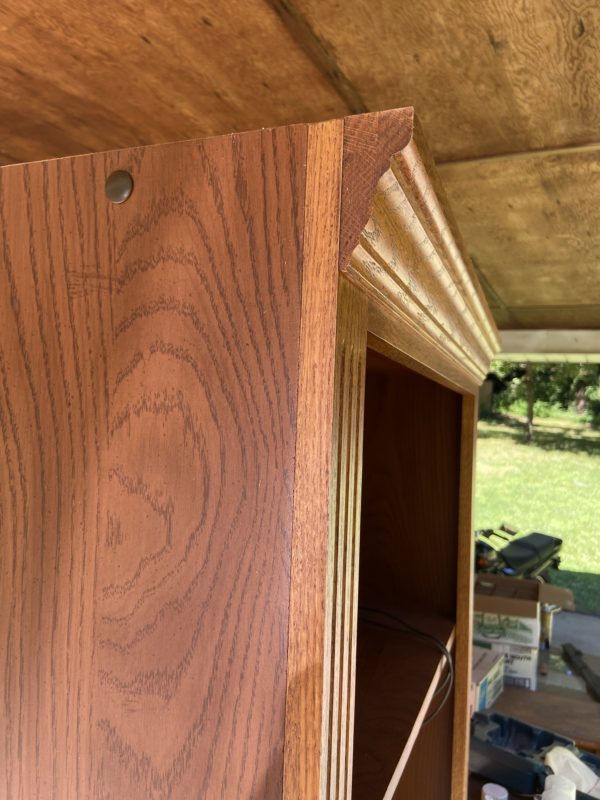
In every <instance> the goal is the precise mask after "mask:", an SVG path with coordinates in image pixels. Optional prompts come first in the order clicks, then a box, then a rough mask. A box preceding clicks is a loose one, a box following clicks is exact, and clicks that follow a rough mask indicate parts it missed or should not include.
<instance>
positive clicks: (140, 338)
mask: <svg viewBox="0 0 600 800" xmlns="http://www.w3.org/2000/svg"><path fill="white" fill-rule="evenodd" d="M117 170H124V171H127V172H129V173H130V174H131V176H132V179H133V191H132V193H131V196H130V197H129V198H128V199H127V200H126V202H123V203H121V204H113V203H111V202H110V200H109V199H108V198H107V196H106V194H105V182H106V180H107V178H108V177H109V176H110V175H111V174H112V173H113V172H114V171H117ZM0 233H1V246H0V251H1V252H2V254H3V255H2V264H1V268H0V318H1V319H2V321H3V332H2V338H1V340H0V380H1V384H0V430H1V431H2V437H3V448H2V457H1V459H0V509H1V514H0V527H1V537H0V569H1V572H2V574H1V578H2V580H1V584H0V593H1V595H0V601H1V604H0V608H1V611H0V641H1V642H2V649H3V653H4V654H5V657H4V658H3V661H2V667H0V675H1V678H2V685H3V686H4V703H3V711H2V717H3V719H2V722H3V725H2V737H3V738H2V742H1V746H0V752H1V753H2V758H3V769H2V774H3V778H2V783H1V785H2V790H1V791H2V792H5V794H6V796H7V797H27V798H28V800H34V799H36V798H39V800H42V798H43V800H49V799H50V798H60V800H63V799H65V798H67V799H68V798H81V797H86V798H90V800H94V799H95V798H98V800H99V799H100V798H122V797H127V798H131V800H137V798H144V799H145V800H147V798H153V799H154V800H160V799H161V798H165V797H169V798H172V800H179V798H181V799H182V800H189V798H190V797H201V798H208V800H213V798H214V800H228V798H232V799H233V798H235V800H241V799H243V800H275V798H282V797H283V798H286V800H298V798H302V800H313V799H314V800H317V798H319V800H326V799H327V800H333V799H334V798H335V800H345V799H346V798H350V797H353V798H355V800H361V798H367V797H368V798H369V800H377V798H380V797H381V798H411V800H412V798H415V797H419V798H420V800H434V798H435V799H436V800H437V798H440V800H441V799H442V798H444V800H446V799H447V798H448V797H452V798H453V800H462V798H463V797H464V796H465V791H466V777H467V752H468V718H467V716H468V711H467V696H468V685H469V656H470V638H471V636H470V607H471V601H472V596H471V591H472V589H471V541H472V537H471V493H472V487H471V482H472V468H473V448H474V430H475V417H476V397H477V391H478V386H479V384H480V383H481V381H482V379H483V377H484V375H485V372H486V370H487V366H488V363H489V360H490V358H491V357H492V355H493V354H494V352H495V351H496V350H497V348H498V340H497V332H496V330H495V327H494V323H493V321H492V319H491V316H490V313H489V310H488V309H487V306H486V304H485V301H484V299H483V295H482V293H481V289H480V287H479V285H478V283H477V280H476V278H475V276H474V274H473V271H472V268H471V265H470V263H469V260H468V257H467V256H466V254H465V251H464V248H463V246H462V244H461V241H460V236H459V234H458V231H457V230H456V228H455V226H454V224H453V222H452V219H451V216H450V215H449V213H448V211H447V208H446V203H445V200H444V195H443V190H442V187H441V185H440V184H439V182H438V180H437V178H436V175H435V168H434V166H433V164H432V162H431V159H430V158H429V156H428V155H427V151H426V148H425V146H424V143H423V138H422V135H421V133H420V132H419V130H418V128H417V125H416V122H415V119H414V115H413V111H412V109H397V110H392V111H386V112H378V113H374V114H365V115H360V116H356V117H348V118H346V119H343V120H332V121H329V122H324V123H318V124H312V125H295V126H288V127H283V128H274V129H267V130H262V131H252V132H248V133H243V134H232V135H230V136H220V137H215V138H209V139H201V140H194V141H189V142H178V143H173V144H167V145H157V146H154V147H140V148H133V149H128V150H120V151H115V152H110V153H101V154H95V155H89V156H80V157H75V158H66V159H58V160H52V161H45V162H37V163H34V164H23V165H14V166H8V167H3V168H1V169H0ZM367 608H371V609H376V611H377V613H380V612H382V611H386V612H393V613H394V614H395V615H396V616H399V617H401V618H403V619H404V620H406V621H408V622H409V623H410V624H412V625H414V626H416V627H417V628H418V629H419V630H423V631H426V632H428V633H429V634H431V635H433V636H435V637H436V638H437V639H439V640H440V641H442V642H443V643H445V645H446V646H447V648H448V649H449V650H451V652H452V656H453V661H454V672H455V679H454V685H453V688H452V691H451V693H450V695H449V697H448V701H447V702H446V703H445V704H444V705H443V706H441V705H440V703H441V698H442V696H443V693H442V692H441V691H440V690H441V689H442V688H443V687H445V686H447V685H448V682H447V679H446V674H447V665H446V664H445V659H444V658H442V656H441V654H440V653H439V651H437V650H436V649H435V647H432V646H431V642H430V641H425V640H424V639H423V638H419V637H418V636H414V635H410V634H408V633H406V632H404V633H401V632H400V631H398V630H395V629H394V626H393V625H388V626H380V625H375V624H373V620H372V619H369V615H368V613H366V612H365V609H367Z"/></svg>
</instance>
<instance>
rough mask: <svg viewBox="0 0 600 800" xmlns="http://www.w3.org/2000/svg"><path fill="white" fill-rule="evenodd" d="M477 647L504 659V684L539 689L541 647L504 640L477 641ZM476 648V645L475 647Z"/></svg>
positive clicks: (533, 690)
mask: <svg viewBox="0 0 600 800" xmlns="http://www.w3.org/2000/svg"><path fill="white" fill-rule="evenodd" d="M475 646H476V647H477V649H483V650H484V651H486V650H487V652H489V653H490V655H492V654H493V655H494V656H495V657H496V658H502V659H503V661H504V684H505V685H506V686H518V687H520V688H522V689H529V690H530V691H532V692H535V690H536V689H537V672H538V656H539V648H537V647H521V646H519V645H516V644H504V643H502V642H475ZM474 649H475V647H474Z"/></svg>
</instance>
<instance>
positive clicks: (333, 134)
mask: <svg viewBox="0 0 600 800" xmlns="http://www.w3.org/2000/svg"><path fill="white" fill-rule="evenodd" d="M342 135H343V130H342V123H341V122H340V121H333V122H329V123H322V124H317V125H311V126H310V127H309V129H308V146H307V162H306V163H307V176H306V195H305V216H304V263H303V275H302V311H301V315H302V316H301V327H300V353H299V357H300V371H299V378H298V408H297V430H296V463H295V476H294V523H293V538H292V561H291V588H290V606H289V635H288V663H287V668H288V675H287V701H286V728H285V761H284V791H283V796H284V798H286V800H297V798H299V797H302V798H303V800H316V798H318V797H319V796H320V792H321V757H322V751H323V747H324V743H323V736H324V725H323V715H324V714H326V713H327V711H326V709H325V705H324V697H323V695H324V691H325V664H326V661H327V659H328V653H326V652H325V644H326V640H325V635H326V606H327V597H326V595H327V585H328V563H327V562H328V547H329V544H328V539H329V513H330V481H331V448H332V436H333V395H334V372H335V332H336V315H337V291H338V269H337V258H338V247H339V198H340V187H341V159H342Z"/></svg>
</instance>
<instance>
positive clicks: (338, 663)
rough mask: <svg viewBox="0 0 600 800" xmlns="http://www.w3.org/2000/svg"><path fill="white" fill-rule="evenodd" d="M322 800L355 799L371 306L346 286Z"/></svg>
mask: <svg viewBox="0 0 600 800" xmlns="http://www.w3.org/2000/svg"><path fill="white" fill-rule="evenodd" d="M338 298H339V305H338V320H337V345H336V371H335V374H336V377H335V396H334V415H333V419H334V428H333V448H332V453H333V456H332V468H333V476H332V478H333V479H332V491H331V504H332V508H331V512H330V533H329V555H328V564H329V575H328V591H327V616H326V620H327V622H326V624H327V634H326V635H327V640H326V648H325V652H326V664H325V670H326V671H325V685H324V698H325V699H324V705H325V708H326V709H328V715H327V716H326V717H325V720H324V724H325V730H324V736H323V764H322V768H321V769H322V780H323V781H324V783H323V785H322V787H321V796H322V797H323V798H328V800H334V798H335V800H344V798H350V797H351V793H352V751H353V741H354V708H355V688H356V687H355V677H356V673H355V664H356V620H357V612H358V573H359V556H360V501H361V482H362V431H363V419H364V393H365V364H366V334H367V301H366V298H365V297H364V296H362V295H361V294H360V293H359V292H358V290H357V289H356V288H355V287H353V286H352V285H351V284H349V283H348V282H347V281H346V280H345V279H344V278H341V279H340V284H339V295H338Z"/></svg>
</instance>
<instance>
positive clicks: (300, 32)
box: [266, 0, 369, 114]
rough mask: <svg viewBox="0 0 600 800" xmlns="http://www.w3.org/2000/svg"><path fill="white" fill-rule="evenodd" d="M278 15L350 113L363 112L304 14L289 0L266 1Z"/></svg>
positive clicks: (363, 107)
mask: <svg viewBox="0 0 600 800" xmlns="http://www.w3.org/2000/svg"><path fill="white" fill-rule="evenodd" d="M266 1H267V3H268V4H269V5H270V6H271V7H272V8H273V10H274V11H275V12H276V13H277V14H278V16H279V17H280V19H281V21H282V22H283V24H284V25H285V27H286V28H287V29H288V31H289V33H290V34H291V35H292V36H293V38H294V39H295V40H296V43H297V44H298V45H299V46H300V47H301V48H302V49H303V50H304V52H305V53H306V54H307V56H308V57H309V58H310V59H311V60H312V62H313V63H314V64H315V66H317V67H318V68H319V69H320V70H321V72H322V73H323V75H324V76H325V77H326V78H327V80H328V81H329V83H330V84H331V86H332V87H333V89H334V90H335V91H336V92H337V94H338V96H339V97H340V98H341V99H342V100H343V101H344V103H346V105H347V106H348V109H349V110H350V113H352V114H364V113H365V112H366V111H368V110H369V109H368V108H367V106H366V104H365V102H364V101H363V99H362V97H361V96H360V94H359V93H358V90H357V89H356V87H355V86H354V85H353V84H352V83H351V81H349V80H348V78H347V77H346V75H344V73H343V71H342V69H341V67H340V65H339V64H338V62H337V61H336V59H335V57H334V56H333V54H332V53H331V51H330V49H329V47H328V46H327V45H326V44H325V42H324V41H323V40H322V39H321V38H320V37H319V36H318V35H317V34H316V33H315V31H314V29H313V27H312V26H311V24H310V23H309V22H308V20H307V19H306V17H305V16H304V14H303V13H302V12H301V11H299V10H298V9H297V8H296V7H295V6H294V4H293V3H291V2H290V1H289V0H266Z"/></svg>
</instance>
